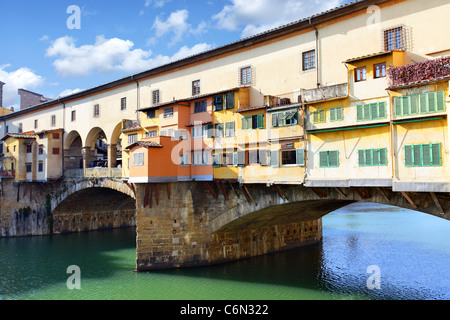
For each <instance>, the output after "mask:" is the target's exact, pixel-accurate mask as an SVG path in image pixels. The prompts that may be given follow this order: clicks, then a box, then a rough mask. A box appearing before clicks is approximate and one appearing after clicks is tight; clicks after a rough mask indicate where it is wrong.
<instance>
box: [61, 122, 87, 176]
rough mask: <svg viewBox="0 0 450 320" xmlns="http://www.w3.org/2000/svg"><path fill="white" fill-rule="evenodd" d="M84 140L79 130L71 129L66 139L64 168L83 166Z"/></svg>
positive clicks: (80, 167) (79, 167)
mask: <svg viewBox="0 0 450 320" xmlns="http://www.w3.org/2000/svg"><path fill="white" fill-rule="evenodd" d="M82 150H83V140H82V139H81V136H80V134H79V133H78V131H75V130H74V131H71V132H69V134H68V135H67V136H66V138H65V140H64V169H65V170H71V169H82V168H83V152H82Z"/></svg>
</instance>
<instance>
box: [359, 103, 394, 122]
mask: <svg viewBox="0 0 450 320" xmlns="http://www.w3.org/2000/svg"><path fill="white" fill-rule="evenodd" d="M386 117H387V113H386V102H384V101H383V102H374V103H366V104H359V105H357V106H356V119H357V121H370V120H379V119H386Z"/></svg>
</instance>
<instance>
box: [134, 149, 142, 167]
mask: <svg viewBox="0 0 450 320" xmlns="http://www.w3.org/2000/svg"><path fill="white" fill-rule="evenodd" d="M143 165H144V153H143V152H137V153H133V166H135V167H140V166H143Z"/></svg>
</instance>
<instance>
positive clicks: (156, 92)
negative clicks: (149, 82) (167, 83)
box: [152, 89, 161, 106]
mask: <svg viewBox="0 0 450 320" xmlns="http://www.w3.org/2000/svg"><path fill="white" fill-rule="evenodd" d="M160 94H161V93H160V91H159V89H155V90H153V91H152V105H154V106H155V105H157V104H159V103H160V101H161V100H160V99H161V96H160Z"/></svg>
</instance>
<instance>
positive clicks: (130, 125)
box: [122, 120, 141, 130]
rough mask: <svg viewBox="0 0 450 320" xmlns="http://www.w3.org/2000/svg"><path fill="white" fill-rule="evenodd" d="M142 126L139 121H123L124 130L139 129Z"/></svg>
mask: <svg viewBox="0 0 450 320" xmlns="http://www.w3.org/2000/svg"><path fill="white" fill-rule="evenodd" d="M140 125H141V123H140V121H138V120H123V121H122V130H128V129H133V128H139V126H140Z"/></svg>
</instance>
